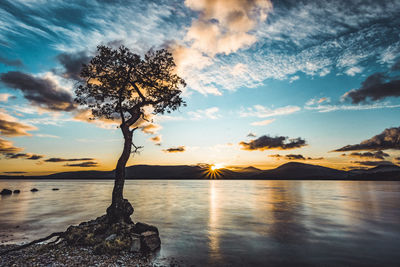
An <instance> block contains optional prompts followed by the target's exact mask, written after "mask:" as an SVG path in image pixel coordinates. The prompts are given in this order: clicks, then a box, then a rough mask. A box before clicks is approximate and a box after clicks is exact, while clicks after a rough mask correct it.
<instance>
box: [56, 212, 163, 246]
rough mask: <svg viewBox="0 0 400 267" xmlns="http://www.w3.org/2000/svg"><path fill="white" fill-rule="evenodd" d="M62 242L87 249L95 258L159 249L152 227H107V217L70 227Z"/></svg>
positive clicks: (120, 224) (129, 224)
mask: <svg viewBox="0 0 400 267" xmlns="http://www.w3.org/2000/svg"><path fill="white" fill-rule="evenodd" d="M63 238H64V240H65V241H67V242H68V244H70V245H78V246H90V247H93V250H94V252H95V253H97V254H105V253H107V254H117V253H119V252H121V251H129V252H147V251H154V250H156V249H158V248H159V247H160V245H161V240H160V237H159V234H158V229H157V228H156V227H155V226H152V225H147V224H144V223H139V222H138V223H136V224H135V223H133V222H132V223H126V222H118V223H112V224H110V223H109V222H108V219H107V215H103V216H101V217H98V218H97V219H95V220H91V221H88V222H83V223H81V224H79V225H77V226H70V227H69V228H68V229H67V231H66V232H65V233H64V235H63Z"/></svg>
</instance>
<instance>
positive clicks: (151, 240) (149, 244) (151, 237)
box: [140, 231, 161, 251]
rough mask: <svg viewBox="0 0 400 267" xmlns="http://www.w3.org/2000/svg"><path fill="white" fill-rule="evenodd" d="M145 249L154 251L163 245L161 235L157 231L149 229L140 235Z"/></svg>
mask: <svg viewBox="0 0 400 267" xmlns="http://www.w3.org/2000/svg"><path fill="white" fill-rule="evenodd" d="M140 239H141V245H142V249H143V250H148V251H154V250H156V249H157V248H159V247H160V245H161V240H160V237H159V236H158V234H157V233H156V232H151V231H147V232H144V233H142V234H141V235H140Z"/></svg>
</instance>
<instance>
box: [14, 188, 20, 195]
mask: <svg viewBox="0 0 400 267" xmlns="http://www.w3.org/2000/svg"><path fill="white" fill-rule="evenodd" d="M13 193H14V194H19V193H21V191H20V190H19V189H15V190H14V191H13Z"/></svg>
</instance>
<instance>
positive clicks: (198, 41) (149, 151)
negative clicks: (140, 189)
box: [0, 0, 400, 174]
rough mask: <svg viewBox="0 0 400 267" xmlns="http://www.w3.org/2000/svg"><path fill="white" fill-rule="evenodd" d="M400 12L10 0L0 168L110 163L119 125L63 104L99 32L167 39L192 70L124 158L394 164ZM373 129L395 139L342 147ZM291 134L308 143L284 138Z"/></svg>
mask: <svg viewBox="0 0 400 267" xmlns="http://www.w3.org/2000/svg"><path fill="white" fill-rule="evenodd" d="M399 13H400V2H399V1H327V0H324V1H261V0H255V1H245V0H243V1H242V0H217V1H205V0H204V1H202V0H199V1H194V0H186V1H94V0H91V1H85V2H82V1H68V2H66V1H51V2H50V3H49V1H42V0H29V1H22V0H21V1H17V0H14V1H7V0H4V1H2V2H1V3H0V40H1V41H0V105H1V106H0V122H1V125H0V131H1V136H0V138H1V143H0V145H1V146H0V153H1V154H2V156H1V163H0V166H1V171H2V172H4V173H7V172H8V173H9V172H27V173H33V174H40V173H49V172H54V171H70V170H78V169H113V168H114V165H115V163H116V160H117V158H118V156H119V153H120V150H121V148H122V135H121V133H120V131H119V130H118V129H116V127H115V125H114V124H110V123H108V122H104V121H97V122H93V121H91V122H88V121H87V120H85V115H87V114H86V113H84V112H82V110H78V109H76V108H74V109H72V108H69V107H71V106H68V103H69V102H68V101H70V99H72V98H73V91H74V84H75V82H76V81H74V79H73V76H71V73H72V72H71V66H73V64H75V66H76V64H77V63H78V65H79V63H80V62H79V60H81V61H82V62H85V59H87V58H90V57H92V56H93V55H94V53H95V50H96V46H97V45H99V44H105V45H109V46H112V47H118V46H119V45H122V44H123V45H125V46H127V47H128V48H130V49H131V50H132V51H134V52H135V53H138V54H140V55H143V54H144V53H145V52H146V51H147V50H148V49H150V48H153V49H160V48H167V49H169V50H170V51H171V52H172V53H173V55H174V58H175V61H176V63H177V71H178V74H179V75H180V76H181V77H183V78H184V79H185V80H186V82H187V84H188V86H187V87H186V88H185V89H184V93H183V96H184V99H185V101H186V102H187V107H182V108H180V110H179V111H177V112H174V113H172V114H168V116H158V117H157V116H156V117H153V118H152V119H153V122H152V124H151V125H152V127H151V126H149V125H146V124H143V125H142V127H143V131H142V132H137V133H135V140H136V141H135V142H136V143H137V144H138V145H143V146H144V149H143V150H142V152H141V153H140V154H137V155H135V156H134V157H133V158H132V159H131V160H130V161H129V164H196V163H210V164H212V163H222V164H224V165H226V166H230V165H253V166H256V167H260V168H272V167H275V166H278V165H280V164H283V163H285V162H287V161H289V160H291V159H290V157H285V156H287V155H297V156H298V155H302V156H303V159H301V158H300V157H297V158H298V159H300V160H301V161H302V162H306V163H311V164H320V165H324V166H330V167H335V168H347V169H348V168H361V167H366V166H368V167H371V166H376V165H377V164H381V163H385V164H389V163H391V164H393V163H394V164H396V163H398V161H399V159H398V157H399V155H400V153H399V152H398V150H399V149H400V145H399V141H398V140H399V136H398V135H399V132H400V130H399V128H398V127H399V120H398V117H399V115H400V100H399V96H400V88H399V84H400V82H399V75H400V63H399V61H400V53H399V52H400V27H399V26H400V18H399V16H398V14H399ZM62 58H64V59H65V60H64V61H63V60H62ZM68 64H69V65H68ZM24 79H27V81H28V84H26V83H24V82H22V81H23V80H24ZM146 126H148V127H146ZM149 129H150V130H149ZM385 129H394V130H392V131H386V132H385ZM250 133H251V134H250ZM381 133H382V134H383V135H381V136H380V137H382V138H383V139H384V140H390V141H388V142H389V143H390V144H389V145H385V146H382V145H381V147H379V146H373V145H371V146H362V147H361V148H357V149H356V148H355V147H353V148H351V149H352V150H340V149H341V148H342V147H344V146H346V145H355V144H361V142H363V141H366V143H368V144H372V143H371V142H375V143H377V142H378V141H377V140H378V139H379V138H380V137H379V138H378V137H377V138H375V139H374V137H376V136H377V135H379V134H381ZM249 134H250V136H248V135H249ZM263 136H265V137H268V138H263ZM154 137H157V138H155V139H154V140H153V141H152V140H150V138H154ZM278 137H284V138H283V139H282V138H281V139H279V138H278ZM296 138H300V139H298V140H304V144H299V145H294V147H291V146H290V145H289V144H291V143H293V142H294V141H293V140H295V139H296ZM385 138H386V139H385ZM396 138H397V139H396ZM279 140H281V141H280V142H281V143H279V142H278V141H279ZM282 140H283V141H282ZM396 140H397V141H396ZM271 142H278V144H277V145H271V144H272V143H271ZM282 142H283V143H282ZM302 142H303V141H302ZM364 143H365V142H364ZM378 143H379V142H378ZM246 144H248V145H246ZM274 144H275V143H274ZM293 144H294V143H293ZM380 144H382V142H381V143H380ZM177 147H183V149H181V150H182V152H177V153H167V152H166V151H167V149H168V148H177ZM333 150H340V152H332V151H333ZM378 151H384V152H385V153H387V154H388V156H384V157H382V156H378V154H376V153H377V152H378ZM357 153H358V154H357ZM368 153H370V154H368ZM277 154H278V155H279V156H275V157H272V155H277ZM342 154H346V155H342ZM380 155H381V154H380ZM35 156H36V157H35ZM51 158H58V159H59V160H58V161H57V162H54V160H53V161H51V160H49V159H51ZM46 160H47V161H46ZM85 162H86V163H87V164H82V163H85ZM74 164H75V165H79V166H68V165H74Z"/></svg>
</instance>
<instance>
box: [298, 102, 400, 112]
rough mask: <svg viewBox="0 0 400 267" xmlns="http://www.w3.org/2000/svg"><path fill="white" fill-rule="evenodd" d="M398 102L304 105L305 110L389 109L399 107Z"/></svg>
mask: <svg viewBox="0 0 400 267" xmlns="http://www.w3.org/2000/svg"><path fill="white" fill-rule="evenodd" d="M399 107H400V104H394V105H393V104H390V103H388V102H383V103H373V104H364V105H363V104H358V105H326V104H325V105H320V104H318V105H314V106H311V105H307V103H306V106H305V107H304V108H305V109H307V110H317V111H318V112H321V113H325V112H333V111H340V110H371V109H391V108H399Z"/></svg>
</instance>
